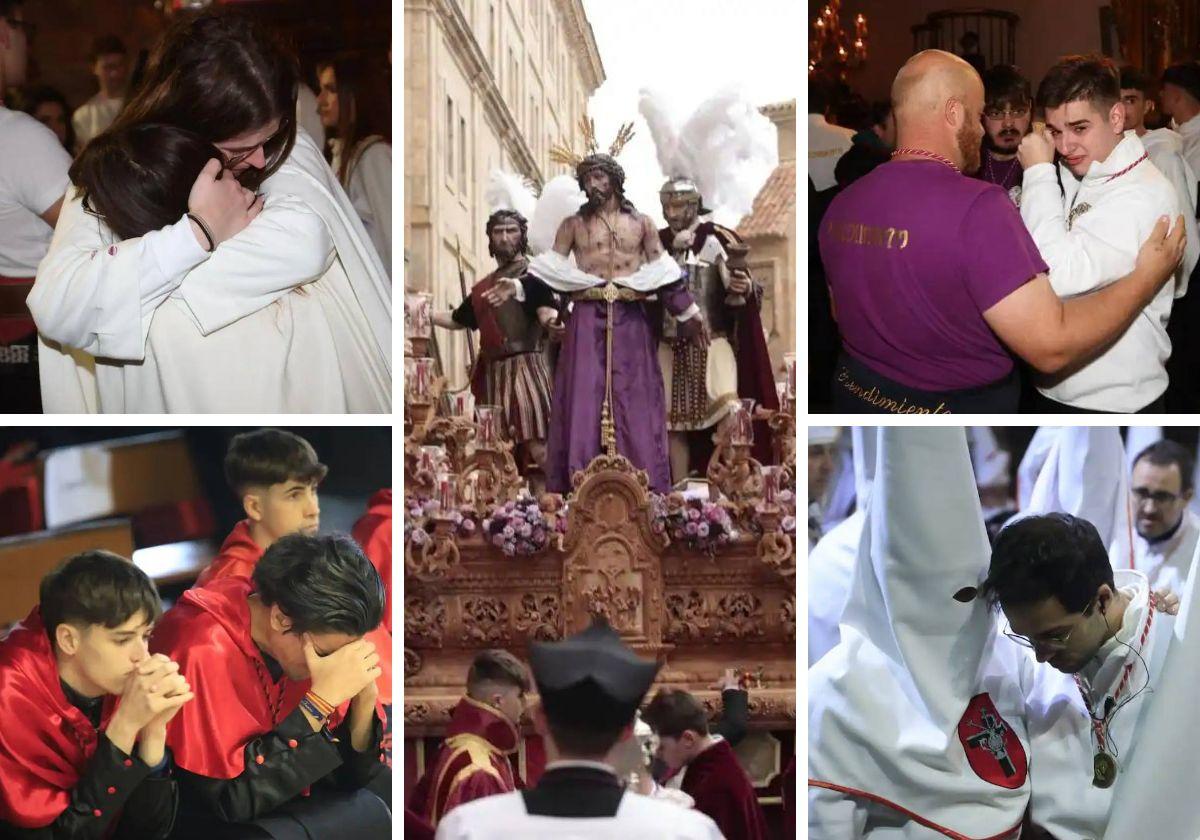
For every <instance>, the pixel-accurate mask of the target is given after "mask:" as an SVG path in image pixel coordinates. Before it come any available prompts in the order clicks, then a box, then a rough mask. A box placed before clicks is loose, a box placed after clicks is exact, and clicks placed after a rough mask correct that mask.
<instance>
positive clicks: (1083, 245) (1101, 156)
mask: <svg viewBox="0 0 1200 840" xmlns="http://www.w3.org/2000/svg"><path fill="white" fill-rule="evenodd" d="M1037 104H1038V106H1039V107H1040V108H1044V109H1045V113H1046V126H1047V128H1046V130H1044V131H1040V132H1032V133H1030V134H1029V135H1027V136H1026V137H1025V139H1024V140H1022V141H1021V145H1020V148H1019V150H1018V152H1017V156H1018V159H1019V160H1020V161H1021V165H1022V166H1023V167H1024V168H1025V174H1024V178H1023V186H1022V192H1021V219H1022V220H1023V221H1024V222H1025V226H1026V228H1028V230H1029V233H1030V235H1031V236H1032V237H1033V241H1034V242H1035V243H1036V245H1037V248H1038V251H1039V252H1040V253H1041V256H1042V259H1044V260H1045V261H1046V264H1047V265H1048V266H1049V267H1050V285H1051V287H1052V288H1053V289H1054V291H1055V293H1057V295H1058V296H1059V297H1060V298H1063V299H1068V298H1075V297H1078V296H1079V295H1084V294H1087V293H1089V292H1094V291H1096V290H1098V289H1101V288H1103V287H1106V286H1109V285H1110V284H1112V283H1113V281H1115V280H1117V279H1118V278H1120V277H1122V276H1123V275H1125V274H1127V273H1128V272H1129V271H1130V270H1131V269H1132V268H1133V267H1134V265H1135V262H1136V260H1137V256H1138V249H1139V248H1140V247H1141V245H1142V244H1143V243H1144V242H1146V240H1147V239H1148V238H1149V237H1150V234H1151V232H1152V230H1153V229H1154V226H1155V224H1156V223H1157V222H1158V221H1159V219H1161V218H1162V217H1164V216H1166V217H1169V218H1171V219H1174V218H1175V217H1176V216H1177V215H1179V214H1180V213H1181V212H1183V213H1184V214H1186V213H1188V212H1191V211H1190V210H1185V209H1184V208H1181V207H1180V203H1179V197H1178V196H1177V195H1176V193H1175V189H1174V187H1172V186H1171V183H1170V182H1169V181H1168V180H1167V179H1166V178H1165V177H1164V176H1163V174H1162V173H1161V172H1159V171H1158V168H1157V167H1156V166H1155V165H1154V164H1153V163H1151V162H1150V160H1149V159H1148V158H1149V156H1148V155H1147V153H1146V149H1145V147H1144V146H1143V145H1142V141H1141V139H1140V138H1138V137H1137V135H1136V134H1132V133H1130V134H1123V133H1122V126H1123V125H1124V124H1125V110H1124V108H1123V107H1122V105H1121V87H1120V77H1119V75H1118V73H1117V68H1116V66H1115V65H1114V64H1113V63H1112V61H1111V60H1109V59H1107V58H1102V57H1098V56H1077V55H1076V56H1066V57H1065V58H1063V59H1061V60H1060V61H1059V62H1058V63H1057V64H1056V65H1054V66H1053V67H1051V68H1050V71H1049V72H1048V73H1047V74H1046V77H1045V78H1044V79H1043V80H1042V83H1041V85H1039V86H1038V94H1037ZM1056 151H1057V153H1058V154H1059V155H1060V156H1061V162H1060V163H1059V165H1058V168H1057V172H1056V170H1055V165H1054V155H1055V152H1056ZM1060 182H1061V184H1062V186H1061V189H1060V187H1059V183H1060ZM1175 280H1176V282H1175V283H1168V284H1167V285H1165V286H1163V287H1162V288H1160V289H1159V290H1158V292H1157V293H1156V294H1155V295H1154V297H1153V299H1152V300H1151V301H1150V302H1149V305H1148V306H1146V307H1145V308H1144V309H1143V310H1142V312H1141V314H1140V315H1139V316H1138V317H1137V318H1135V319H1134V320H1133V322H1132V323H1130V324H1129V326H1128V327H1127V328H1126V329H1125V330H1124V331H1123V332H1122V333H1121V334H1120V335H1119V337H1117V338H1116V340H1115V341H1114V342H1113V343H1112V344H1111V346H1109V347H1107V348H1106V349H1105V350H1104V351H1103V352H1102V353H1099V354H1098V355H1095V356H1093V357H1092V358H1090V359H1089V360H1088V361H1087V362H1086V363H1083V364H1080V365H1076V366H1075V367H1074V368H1072V369H1071V371H1070V372H1069V373H1060V374H1058V375H1057V376H1055V377H1053V378H1051V377H1043V378H1042V379H1041V380H1040V381H1039V382H1038V383H1037V384H1038V394H1037V395H1035V396H1034V398H1033V401H1032V402H1033V403H1034V404H1033V405H1031V406H1029V407H1030V408H1035V409H1037V410H1039V411H1044V412H1051V413H1053V412H1071V411H1077V412H1079V411H1081V412H1123V413H1134V412H1140V411H1150V410H1161V407H1162V397H1163V393H1164V392H1165V391H1166V390H1167V370H1166V361H1167V358H1168V357H1169V356H1170V354H1171V342H1170V340H1169V339H1168V338H1167V320H1168V318H1169V317H1170V315H1171V304H1172V301H1173V300H1174V295H1175V289H1176V285H1177V283H1180V282H1182V272H1181V271H1179V270H1177V271H1176V274H1175Z"/></svg>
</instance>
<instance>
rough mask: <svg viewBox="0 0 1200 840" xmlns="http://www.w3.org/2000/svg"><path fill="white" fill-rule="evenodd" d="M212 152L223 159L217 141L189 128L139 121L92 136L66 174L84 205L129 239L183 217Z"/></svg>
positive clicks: (112, 228)
mask: <svg viewBox="0 0 1200 840" xmlns="http://www.w3.org/2000/svg"><path fill="white" fill-rule="evenodd" d="M213 158H215V159H216V160H218V161H223V157H222V155H221V152H220V151H219V150H218V149H217V147H216V146H214V145H212V144H211V143H209V142H208V141H207V140H205V139H204V138H202V137H200V136H199V135H197V134H194V133H193V132H190V131H187V130H185V129H182V128H178V127H176V126H172V125H163V124H156V123H142V124H138V125H126V126H124V127H121V126H117V127H113V128H110V129H109V130H108V131H105V132H103V133H101V134H100V135H99V136H97V137H95V138H93V139H92V140H91V142H89V143H88V144H87V146H85V147H84V149H83V151H82V152H80V154H79V157H77V158H76V159H75V160H74V162H73V163H72V164H71V168H70V170H69V171H68V175H69V176H70V178H71V182H72V183H73V184H75V186H76V187H78V188H79V195H80V196H81V197H82V198H83V200H84V207H85V208H86V209H87V210H90V211H92V212H94V213H96V214H97V215H99V216H101V217H103V219H104V221H105V224H107V225H108V227H109V228H110V229H111V230H112V232H113V233H115V234H116V235H117V236H119V237H120V238H121V239H132V238H134V237H138V236H143V235H145V234H147V233H149V232H150V231H153V230H161V229H162V228H164V227H167V226H168V225H171V224H174V223H175V222H177V221H179V220H180V219H182V218H183V214H184V213H186V212H187V209H188V196H189V195H190V194H191V191H192V186H193V185H194V184H195V182H196V178H197V176H199V175H200V170H202V169H203V168H204V166H205V164H207V163H208V161H209V160H211V159H213ZM222 174H223V177H232V175H230V174H229V173H228V172H223V173H222Z"/></svg>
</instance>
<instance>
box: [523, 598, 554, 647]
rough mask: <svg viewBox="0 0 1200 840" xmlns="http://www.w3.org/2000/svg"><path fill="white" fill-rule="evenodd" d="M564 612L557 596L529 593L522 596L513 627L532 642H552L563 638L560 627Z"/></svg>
mask: <svg viewBox="0 0 1200 840" xmlns="http://www.w3.org/2000/svg"><path fill="white" fill-rule="evenodd" d="M561 624H562V611H561V610H560V609H559V606H558V596H557V595H541V596H538V595H534V594H533V593H531V592H527V593H525V594H524V595H522V596H521V605H520V607H519V609H518V610H517V614H516V616H515V617H514V618H513V626H514V627H515V628H517V630H519V631H521V632H522V633H524V634H525V636H526V637H527V638H529V639H531V640H536V641H543V642H552V641H555V640H556V639H559V638H561V637H562V634H561V632H560V630H559V627H560V626H561Z"/></svg>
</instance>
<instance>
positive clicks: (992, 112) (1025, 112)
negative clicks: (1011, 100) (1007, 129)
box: [983, 105, 1032, 120]
mask: <svg viewBox="0 0 1200 840" xmlns="http://www.w3.org/2000/svg"><path fill="white" fill-rule="evenodd" d="M1031 110H1032V107H1031V106H1029V105H1026V106H1025V107H1023V108H984V109H983V115H984V116H985V117H987V118H988V119H989V120H1004V119H1014V120H1020V119H1024V118H1025V117H1028V116H1029V113H1030V111H1031Z"/></svg>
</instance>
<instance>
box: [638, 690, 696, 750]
mask: <svg viewBox="0 0 1200 840" xmlns="http://www.w3.org/2000/svg"><path fill="white" fill-rule="evenodd" d="M642 720H643V721H645V722H646V723H647V724H649V725H650V728H651V729H653V730H654V731H655V732H656V733H658V735H659V736H665V737H668V738H678V737H679V736H680V735H682V734H683V733H684V732H688V731H691V732H695V733H697V734H698V735H707V734H708V712H706V711H705V710H704V706H703V705H702V704H701V703H700V701H699V700H697V699H696V698H695V696H694V695H692V694H689V693H688V692H686V691H684V690H683V689H679V688H660V689H659V690H658V693H657V694H655V695H654V699H653V700H651V701H650V705H648V706H647V707H646V710H645V711H644V712H642Z"/></svg>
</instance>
